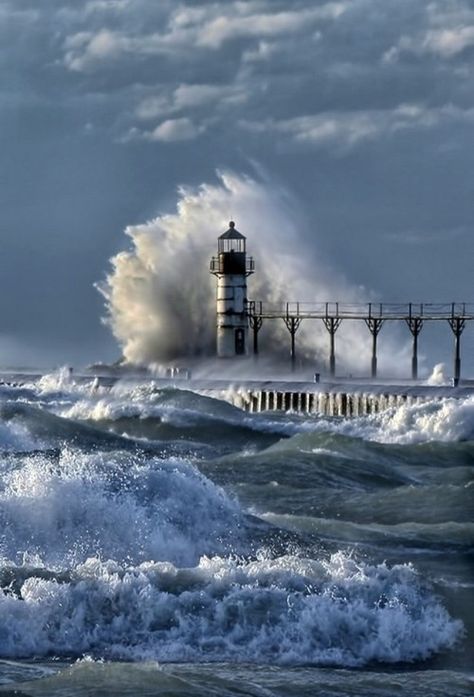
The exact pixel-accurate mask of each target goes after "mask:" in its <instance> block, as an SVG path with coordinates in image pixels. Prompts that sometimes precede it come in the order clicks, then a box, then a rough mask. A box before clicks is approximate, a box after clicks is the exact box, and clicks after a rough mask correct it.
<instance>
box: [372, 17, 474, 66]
mask: <svg viewBox="0 0 474 697" xmlns="http://www.w3.org/2000/svg"><path fill="white" fill-rule="evenodd" d="M473 46H474V25H470V26H466V27H455V28H453V29H438V30H430V31H427V32H426V33H425V34H424V35H422V36H416V37H407V36H403V37H402V38H401V39H400V40H399V42H398V44H397V45H396V46H393V47H391V48H390V49H389V50H388V51H386V53H385V55H384V60H385V61H387V62H390V61H394V60H398V59H399V58H400V56H402V55H403V54H404V53H409V54H414V55H424V54H432V55H435V56H438V57H440V58H452V57H453V56H457V55H458V54H460V53H462V52H463V51H465V49H467V48H472V47H473Z"/></svg>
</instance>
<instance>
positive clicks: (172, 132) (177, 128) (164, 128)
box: [145, 118, 203, 143]
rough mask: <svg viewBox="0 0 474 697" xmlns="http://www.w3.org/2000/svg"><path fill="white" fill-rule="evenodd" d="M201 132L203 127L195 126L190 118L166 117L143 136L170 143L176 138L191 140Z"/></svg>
mask: <svg viewBox="0 0 474 697" xmlns="http://www.w3.org/2000/svg"><path fill="white" fill-rule="evenodd" d="M202 132H203V127H202V126H196V124H194V123H193V122H192V121H191V120H190V119H187V118H182V119H167V120H166V121H163V123H160V124H159V126H157V127H156V128H155V129H154V130H153V131H151V132H149V133H146V134H145V137H146V138H147V139H148V140H152V141H161V142H162V143H171V142H173V141H177V140H192V139H193V138H196V137H197V136H198V135H199V134H200V133H202Z"/></svg>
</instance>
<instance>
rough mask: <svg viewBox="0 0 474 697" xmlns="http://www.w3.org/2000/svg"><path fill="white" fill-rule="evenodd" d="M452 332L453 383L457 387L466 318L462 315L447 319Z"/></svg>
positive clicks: (459, 377) (459, 376)
mask: <svg viewBox="0 0 474 697" xmlns="http://www.w3.org/2000/svg"><path fill="white" fill-rule="evenodd" d="M448 322H449V326H450V327H451V329H452V331H453V334H454V378H453V385H454V387H457V386H458V385H459V380H460V379H461V334H462V333H463V331H464V327H465V326H466V320H465V319H464V318H463V317H451V319H449V320H448Z"/></svg>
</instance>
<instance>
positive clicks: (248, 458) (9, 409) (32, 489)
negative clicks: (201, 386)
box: [0, 373, 474, 697]
mask: <svg viewBox="0 0 474 697" xmlns="http://www.w3.org/2000/svg"><path fill="white" fill-rule="evenodd" d="M0 449H1V488H0V524H1V538H0V586H1V589H2V592H1V593H0V694H10V695H44V696H48V697H49V696H56V695H58V696H59V695H61V697H63V696H69V695H71V696H72V695H74V696H75V695H84V696H85V695H88V696H92V695H117V696H118V697H119V696H122V695H167V696H176V697H189V696H193V697H194V696H197V695H203V696H204V695H218V696H219V697H227V696H231V695H255V696H261V697H280V696H283V695H295V696H297V697H303V696H305V695H380V696H382V695H383V696H384V697H385V696H387V695H400V694H406V695H423V696H424V697H425V696H429V695H452V696H457V695H468V694H473V692H474V665H473V663H474V564H473V562H474V555H473V542H474V522H473V520H474V397H467V398H463V399H461V400H458V401H456V400H450V399H444V400H441V401H436V402H428V403H426V404H421V405H413V406H403V407H398V408H396V409H395V408H394V409H391V410H388V411H386V412H384V413H381V414H377V415H371V416H365V417H361V418H356V419H351V420H343V419H341V418H333V419H330V418H326V417H325V418H322V417H317V416H315V415H314V416H302V415H296V414H277V413H263V414H245V413H243V412H241V411H239V410H237V409H235V408H234V407H232V406H230V405H229V404H227V403H224V402H221V401H218V400H213V399H210V398H208V397H203V396H200V395H197V394H194V393H192V392H190V391H185V390H176V389H163V388H159V387H158V386H154V385H153V384H152V383H150V382H147V383H145V382H144V383H142V384H137V383H133V384H132V383H130V382H127V383H126V382H123V383H121V384H120V383H118V384H116V385H115V386H114V387H113V388H112V389H111V390H110V389H108V388H105V387H101V386H99V387H98V386H97V385H96V384H94V383H93V381H92V380H90V381H86V382H80V383H77V384H76V383H75V382H74V381H73V380H71V379H70V378H68V377H67V375H65V374H62V373H58V374H57V375H51V376H44V377H43V378H41V379H39V380H33V379H31V380H30V381H29V383H27V384H26V385H23V386H16V387H15V386H9V385H2V386H0Z"/></svg>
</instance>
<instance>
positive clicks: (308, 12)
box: [64, 1, 347, 71]
mask: <svg viewBox="0 0 474 697" xmlns="http://www.w3.org/2000/svg"><path fill="white" fill-rule="evenodd" d="M88 6H89V7H95V8H96V9H97V8H101V9H103V4H102V3H100V2H99V3H93V4H92V5H90V4H89V5H88ZM106 6H108V4H107V3H106ZM123 6H124V7H128V3H125V4H124V5H123ZM110 7H111V8H114V7H115V5H114V4H112V5H110ZM118 7H122V5H121V4H120V3H119V5H118ZM346 7H347V3H346V2H328V3H326V4H322V5H320V6H319V7H316V8H314V7H300V8H298V9H295V10H292V9H285V10H282V11H276V10H275V7H274V5H271V4H270V3H269V2H259V3H255V2H240V1H237V2H231V3H229V4H227V5H221V4H216V3H210V4H208V5H205V6H204V7H202V8H190V7H186V6H185V7H182V8H180V9H178V10H176V11H175V12H174V13H173V14H170V15H168V20H167V22H165V28H164V30H161V31H152V32H150V31H149V30H148V29H147V28H145V27H144V28H143V30H142V31H141V32H140V33H131V32H130V31H129V30H127V29H126V27H125V26H124V28H123V30H122V31H121V32H114V31H111V30H109V29H107V28H105V27H103V28H101V29H100V30H98V31H97V32H96V33H93V34H91V35H89V36H88V40H87V41H84V42H81V41H79V42H77V41H76V40H75V37H74V36H71V37H70V38H68V39H67V40H66V41H65V44H64V46H65V49H66V53H65V57H64V62H65V65H66V66H67V67H68V68H70V69H71V70H77V71H82V70H83V71H89V70H93V69H98V68H100V67H101V66H102V65H104V62H105V61H107V59H109V58H110V57H111V56H112V57H117V56H118V55H122V56H125V55H129V56H144V55H149V56H150V55H162V54H181V53H183V52H193V51H196V50H206V51H209V50H210V51H217V50H219V49H220V48H222V47H223V45H224V44H225V43H227V42H229V41H234V40H236V39H244V40H252V39H264V38H268V37H275V36H284V35H294V34H298V33H301V34H306V33H308V32H309V31H313V30H314V27H315V25H317V24H318V23H320V22H324V21H328V20H337V19H338V17H340V16H341V15H342V14H343V13H344V12H345V10H346Z"/></svg>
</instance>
